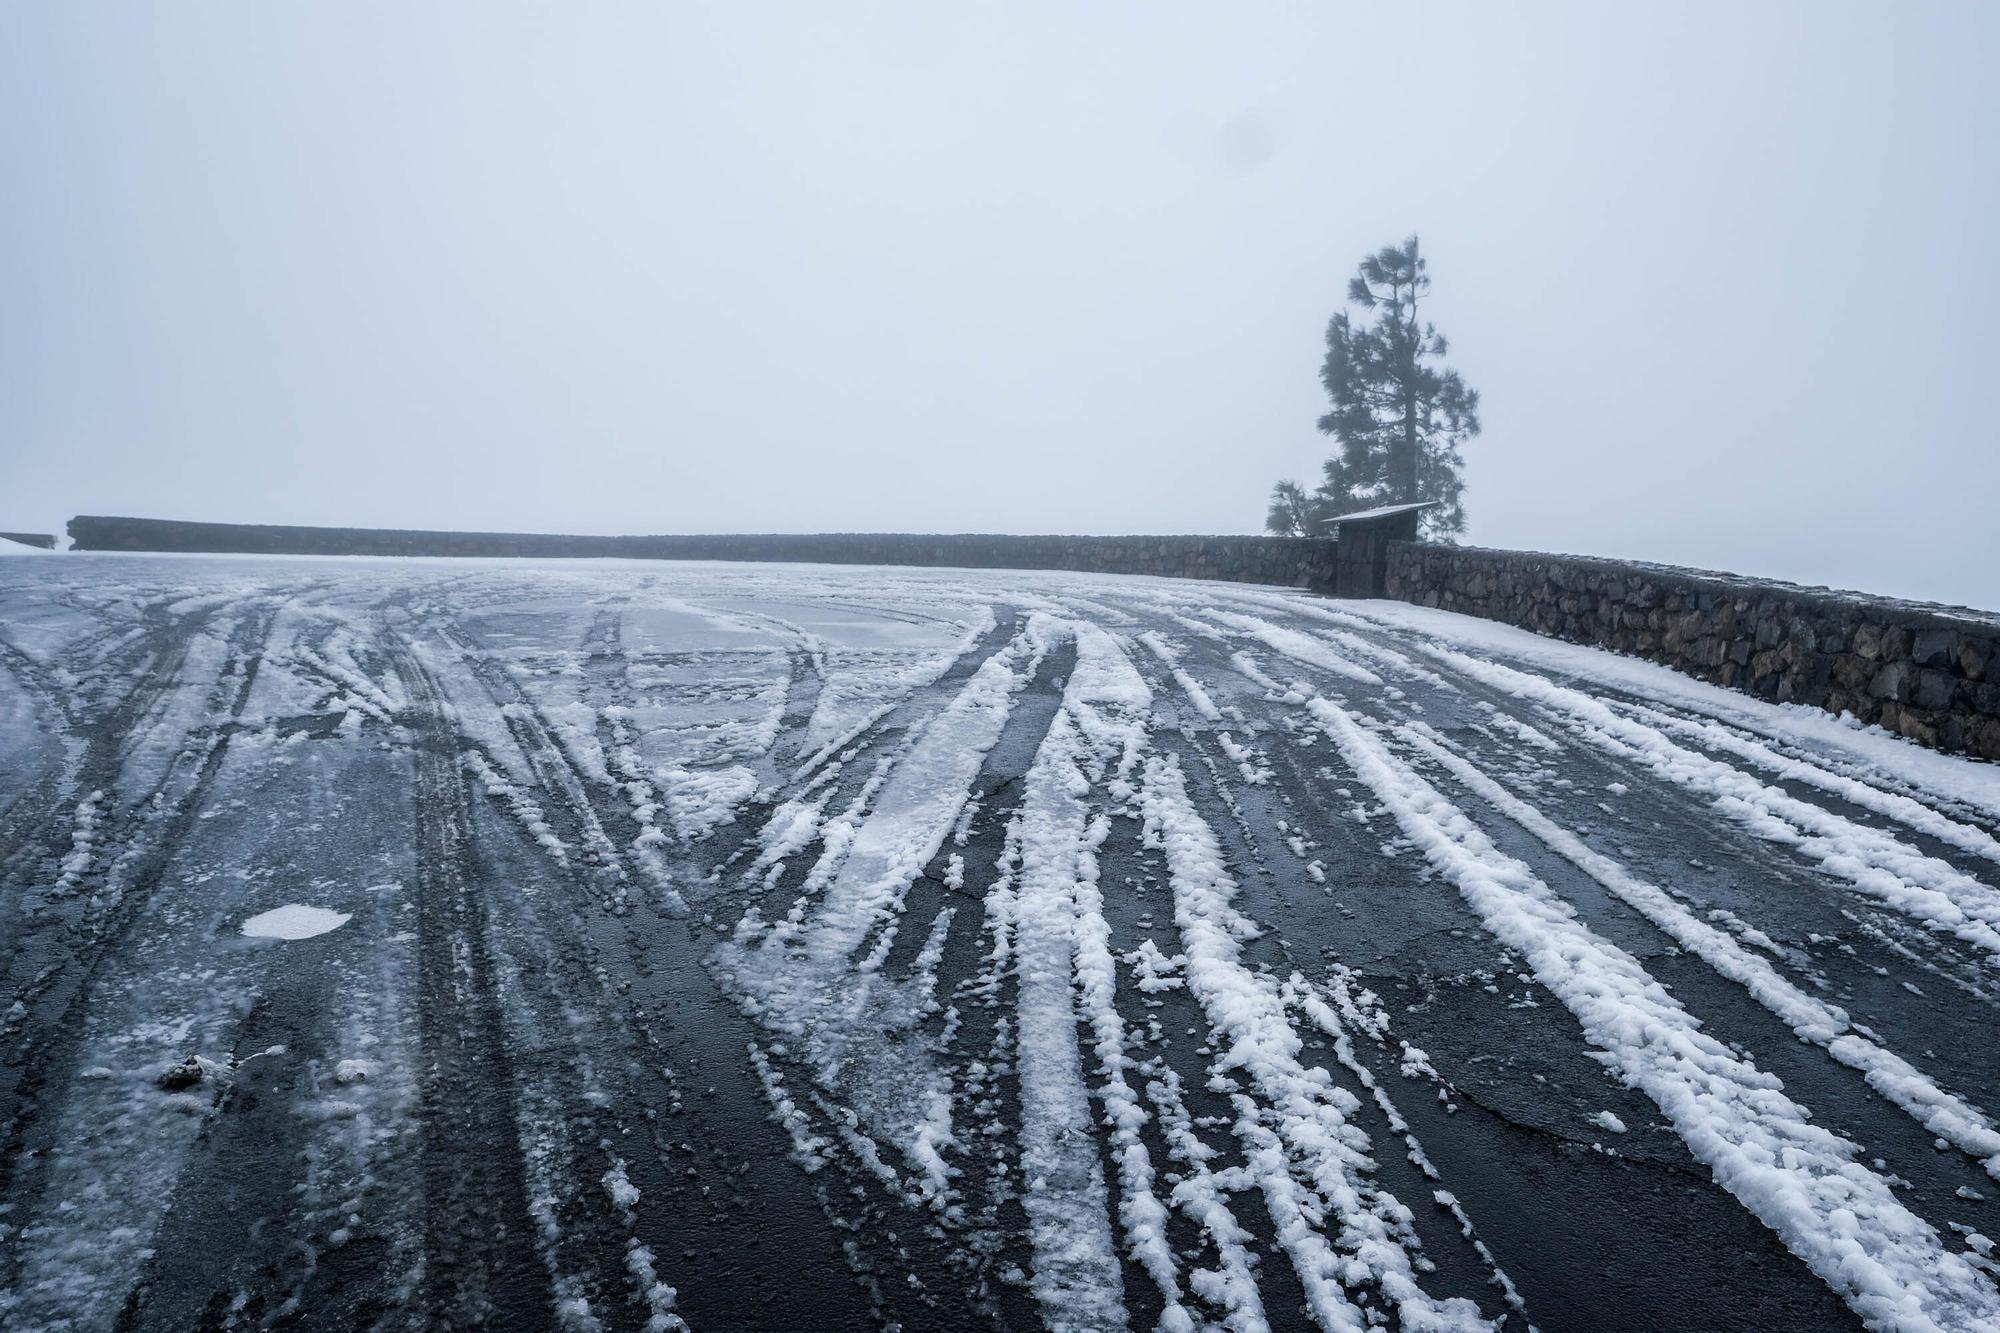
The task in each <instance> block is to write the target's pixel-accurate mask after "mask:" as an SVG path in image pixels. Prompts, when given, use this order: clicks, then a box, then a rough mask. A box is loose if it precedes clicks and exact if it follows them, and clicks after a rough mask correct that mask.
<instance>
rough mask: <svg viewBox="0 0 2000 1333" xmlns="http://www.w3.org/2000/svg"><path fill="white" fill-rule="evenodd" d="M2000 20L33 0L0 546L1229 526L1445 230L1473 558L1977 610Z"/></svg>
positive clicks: (13, 261)
mask: <svg viewBox="0 0 2000 1333" xmlns="http://www.w3.org/2000/svg"><path fill="white" fill-rule="evenodd" d="M1996 38H2000V9H1996V7H1994V6H1990V5H1983V4H1975V3H1971V2H1970V0H1968V2H1967V3H1963V4H1946V5H1940V6H1937V7H1925V6H1921V5H1911V4H1896V5H1888V4H1883V5H1868V6H1858V5H1854V6H1850V5H1842V4H1831V3H1814V4H1801V5H1796V6H1785V5H1776V4H1740V5H1739V4H1731V5H1716V6H1713V7H1702V6H1695V5H1683V4H1671V5H1660V6H1652V7H1645V8H1642V7H1639V6H1627V5H1597V4H1587V5H1585V4H1579V5H1541V6H1535V7H1532V8H1526V9H1522V10H1518V11H1517V10H1510V9H1506V8H1503V7H1501V6H1497V5H1467V6H1463V7H1460V6H1425V7H1421V8H1412V7H1409V6H1401V5H1398V6H1389V5H1379V6H1370V7H1368V8H1367V9H1365V10H1364V9H1361V8H1332V7H1321V6H1305V5H1275V4H1274V5H1228V6H1222V5H1194V4H1167V5H1161V4H1158V3H1148V4H1133V5H1115V4H1106V3H1098V4H1090V5H1083V6H1067V5H1047V6H1040V5H1022V4H1010V5H1005V6H1001V5H993V6H973V5H960V4H944V5H938V4H909V5H830V4H801V5H796V6H778V5H763V4H756V3H734V4H718V5H713V6H688V5H664V4H662V5H651V4H648V5H633V6H629V7H624V6H617V5H611V4H590V5H579V6H567V5H499V6H496V5H491V4H479V5H464V6H449V5H443V4H427V5H420V6H401V5H378V6H369V7H358V6H350V5H332V4H322V5H317V6H312V7H305V6H298V7H294V6H265V5H253V4H242V5H236V6H214V5H209V6H199V7H196V6H181V5H165V4H161V5H157V6H153V7H151V9H150V12H147V11H142V10H141V9H139V8H138V7H128V6H125V5H86V4H71V3H67V2H66V3H63V4H26V3H23V4H15V5H10V6H7V7H6V9H5V10H4V12H0V189H4V195H0V198H4V201H5V203H4V207H0V528H31V529H40V530H50V531H56V530H59V529H60V524H61V523H62V521H63V520H64V519H65V518H67V517H68V516H69V515H71V514H74V513H77V512H95V513H135V514H145V515H156V516H161V517H175V518H191V519H213V520H239V521H255V522H293V523H352V524H361V525H380V526H428V527H467V528H499V529H526V530H540V531H573V532H669V531H683V532H704V531H705V532H715V531H826V530H920V531H1012V532H1046V531H1074V532H1105V533H1117V532H1183V531H1193V532H1232V531H1254V530H1256V529H1257V528H1258V527H1259V526H1260V524H1261V521H1262V515H1263V507H1264V501H1265V496H1266V493H1267V492H1268V490H1269V487H1270V484H1271V482H1272V481H1273V480H1274V479H1275V478H1277V477H1278V476H1281V475H1291V476H1296V477H1299V478H1301V479H1305V480H1312V479H1314V477H1315V476H1316V473H1317V466H1318V462H1319V460H1320V459H1321V458H1322V457H1323V456H1324V455H1325V454H1326V453H1327V451H1328V449H1329V447H1330V443H1329V441H1327V440H1326V439H1325V437H1322V436H1321V435H1319V434H1318V433H1317V431H1316V430H1315V429H1314V421H1315V419H1316V417H1317V416H1318V415H1319V413H1320V412H1321V411H1322V410H1323V393H1322V391H1321V389H1320V387H1319V384H1318V381H1317V373H1318V367H1319V361H1320V357H1321V354H1322V350H1323V342H1322V339H1323V334H1324V328H1325V323H1326V320H1327V318H1328V316H1329V315H1330V314H1332V313H1333V311H1334V310H1335V309H1336V308H1338V306H1339V302H1340V298H1341V294H1342V291H1343V288H1344V287H1345V284H1346V280H1347V278H1348V276H1349V275H1350V274H1351V273H1352V271H1353V268H1354V265H1355V264H1356V262H1357V261H1358V260H1359V259H1360V258H1361V257H1362V255H1363V254H1365V253H1366V252H1368V251H1369V250H1371V249H1373V248H1375V247H1377V246H1380V245H1382V244H1384V243H1388V242H1392V241H1395V240H1398V239H1400V238H1401V237H1403V236H1404V235H1405V234H1407V233H1410V232H1417V233H1420V234H1421V235H1422V237H1423V240H1424V245H1425V250H1426V252H1427V254H1428V256H1429V257H1430V261H1431V269H1432V275H1433V278H1434V280H1435V282H1436V290H1435V293H1434V297H1433V300H1432V302H1431V304H1430V314H1431V315H1432V316H1433V317H1434V318H1435V319H1436V320H1437V322H1438V324H1439V326H1440V327H1441V328H1442V329H1443V331H1444V332H1445V333H1446V334H1447V335H1448V336H1449V337H1450V339H1451V341H1452V347H1453V362H1454V364H1455V365H1457V366H1458V367H1459V368H1460V370H1461V371H1462V372H1463V373H1464V375H1465V376H1466V378H1467V379H1468V380H1469V381H1470V382H1471V383H1472V384H1473V385H1474V386H1475V387H1477V388H1478V389H1479V390H1480V391H1481V392H1482V395H1483V397H1484V417H1485V423H1486V432H1485V434H1484V435H1483V436H1482V437H1481V438H1480V439H1478V440H1476V441H1474V442H1473V443H1472V444H1471V445H1470V446H1469V447H1468V449H1467V458H1468V464H1469V466H1468V473H1467V481H1468V493H1467V511H1468V514H1469V517H1470V530H1469V532H1468V534H1467V536H1468V538H1469V539H1470V540H1472V541H1475V542H1478V543H1480V544H1486V545H1499V546H1514V547H1525V548H1533V549H1541V550H1556V551H1572V552H1583V553H1595V554H1606V555H1619V556H1629V557H1634V558H1644V559H1653V560H1664V561H1672V562H1676V563H1687V564H1695V565H1701V566H1706V567H1710V568H1725V569H1734V570H1738V571H1741V572H1746V573H1754V574H1762V575H1769V576H1774V577H1783V578H1792V579H1797V580H1801V581H1805V582H1825V583H1832V584H1834V585H1836V586H1847V587H1861V588H1865V589H1869V590H1872V591H1879V592H1886V593H1896V594H1903V595H1909V596H1917V597H1925V598H1932V599H1937V600H1945V601H1960V602H1968V603H1972V604H1974V605H1982V606H1986V607H1994V608H2000V438H1996V437H1997V436H2000V430H1996V426H1995V418H1994V414H1993V411H1994V409H1993V405H1992V403H1991V401H1990V400H1991V398H1992V393H1991V386H1992V385H1993V384H1994V382H1995V373H1994V367H1995V364H1996V361H1997V360H2000V333H1996V329H1995V322H1994V311H1995V310H1996V297H2000V257H1996V252H1995V240H1996V234H2000V226H1996V219H1995V214H1996V204H2000V198H1997V197H1996V196H2000V188H1996V179H1995V164H1996V159H1995V148H1994V144H1995V142H1996V131H2000V92H1996V88H2000V80H1996V79H1994V78H1993V77H1992V70H1993V67H1994V66H1995V63H1996V57H2000V41H1996Z"/></svg>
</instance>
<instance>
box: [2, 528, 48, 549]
mask: <svg viewBox="0 0 2000 1333" xmlns="http://www.w3.org/2000/svg"><path fill="white" fill-rule="evenodd" d="M0 541H10V542H19V543H21V545H23V546H33V547H37V548H39V549H41V550H44V551H53V550H55V549H56V539H55V538H54V537H53V536H51V535H50V534H48V533H46V532H0Z"/></svg>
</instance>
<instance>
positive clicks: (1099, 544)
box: [69, 515, 1335, 591]
mask: <svg viewBox="0 0 2000 1333" xmlns="http://www.w3.org/2000/svg"><path fill="white" fill-rule="evenodd" d="M69 533H70V536H71V538H72V539H73V545H74V548H75V549H76V550H80V551H208V552H234V553H243V554H281V555H428V556H539V557H589V556H599V557H601V556H618V557H625V558H629V559H645V560H785V561H799V562H805V563H817V564H838V565H925V566H956V567H960V568H970V569H1063V570H1075V571H1078V572H1083V573H1098V574H1156V575H1163V576H1166V577H1169V578H1201V579H1226V580H1229V581H1232V582H1237V583H1268V584H1276V585H1280V586H1284V587H1292V588H1311V589H1315V590H1318V591H1327V590H1330V589H1331V588H1332V586H1333V580H1334V572H1335V570H1334V542H1333V541H1332V540H1327V539H1312V538H1303V537H1198V536H1183V537H1064V536H1027V537H1024V536H1007V535H989V534H979V533H956V534H947V535H943V536H923V535H916V534H909V533H859V532H836V533H778V534H766V535H751V536H733V535H725V536H659V537H589V536H560V535H554V534H548V533H524V532H427V531H419V530H409V529H395V528H308V527H275V526H269V525H262V524H245V523H181V522H176V521H174V520H170V519H151V518H106V517H98V516H92V515H83V516H79V517H77V518H73V519H71V520H70V522H69Z"/></svg>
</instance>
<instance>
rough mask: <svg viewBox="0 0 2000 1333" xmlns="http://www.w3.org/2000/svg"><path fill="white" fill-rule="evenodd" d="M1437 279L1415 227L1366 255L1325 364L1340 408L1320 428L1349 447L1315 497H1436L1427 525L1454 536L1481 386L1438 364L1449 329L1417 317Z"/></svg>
mask: <svg viewBox="0 0 2000 1333" xmlns="http://www.w3.org/2000/svg"><path fill="white" fill-rule="evenodd" d="M1430 286H1431V280H1430V277H1429V274H1428V273H1427V272H1426V266H1425V263H1424V260H1423V256H1422V255H1421V254H1420V253H1419V251H1418V248H1417V238H1416V237H1414V236H1412V237H1410V238H1409V239H1408V240H1406V241H1404V242H1403V243H1402V244H1401V245H1400V246H1396V245H1391V246H1384V247H1383V248H1382V249H1381V250H1378V251H1377V252H1376V253H1374V254H1373V255H1370V256H1369V257H1368V258H1366V259H1364V260H1362V261H1361V267H1360V270H1359V271H1358V272H1357V273H1356V274H1355V276H1354V279H1353V280H1352V281H1351V282H1349V283H1348V285H1347V299H1348V300H1349V301H1350V302H1352V303H1353V304H1354V305H1356V306H1358V307H1360V312H1359V314H1358V316H1357V315H1351V314H1350V313H1349V312H1347V311H1345V310H1343V311H1341V312H1340V313H1339V314H1337V315H1335V316H1334V317H1333V319H1332V321H1331V322H1330V323H1329V324H1328V325H1327V329H1326V363H1325V365H1324V367H1323V368H1322V369H1321V371H1320V380H1321V382H1322V383H1323V384H1325V386H1326V391H1327V395H1328V397H1329V398H1331V399H1332V407H1331V410H1329V411H1328V412H1327V413H1326V415H1325V416H1322V417H1321V418H1320V419H1319V428H1320V430H1321V431H1322V432H1324V433H1326V434H1328V435H1331V436H1333V437H1334V439H1335V440H1337V441H1338V442H1339V445H1340V452H1339V453H1338V454H1336V455H1334V456H1333V457H1331V458H1329V459H1327V460H1326V465H1325V477H1324V480H1323V481H1322V482H1321V484H1320V486H1319V488H1318V491H1317V492H1316V498H1317V499H1318V500H1319V501H1320V504H1321V513H1322V514H1328V515H1331V514H1340V513H1343V512H1349V511H1351V510H1354V509H1359V508H1367V507H1369V506H1372V505H1387V504H1404V503H1408V502H1411V501H1415V500H1435V501H1438V505H1437V507H1436V508H1434V509H1429V510H1426V511H1425V512H1424V522H1423V532H1424V535H1425V536H1426V537H1432V538H1446V539H1448V538H1449V537H1450V536H1451V535H1452V534H1454V533H1459V532H1463V531H1464V530H1465V508H1464V504H1463V502H1462V496H1463V493H1464V489H1465V487H1464V483H1463V481H1462V480H1461V479H1460V477H1459V469H1460V468H1461V467H1462V466H1463V465H1464V459H1463V458H1462V457H1461V455H1460V453H1459V448H1460V446H1461V445H1462V444H1464V442H1465V441H1467V440H1469V439H1471V438H1472V437H1473V436H1475V435H1477V434H1479V394H1478V392H1477V391H1476V390H1473V389H1469V388H1467V387H1466V385H1465V381H1464V380H1462V379H1460V378H1459V375H1458V372H1457V371H1455V370H1447V369H1445V368H1444V367H1443V366H1442V365H1441V364H1439V363H1440V362H1441V361H1442V360H1443V359H1444V356H1445V354H1446V352H1447V351H1448V350H1449V348H1448V346H1447V344H1446V342H1445V339H1444V335H1443V334H1441V333H1439V332H1438V331H1437V328H1436V326H1435V325H1431V324H1425V323H1422V322H1421V321H1420V320H1419V318H1418V304H1419V302H1420V301H1421V300H1422V299H1423V297H1424V296H1425V295H1426V294H1428V293H1429V291H1430ZM1371 315H1372V319H1371V318H1370V316H1371ZM1281 484H1282V483H1281ZM1275 504H1276V498H1275V493H1274V496H1273V508H1274V512H1275Z"/></svg>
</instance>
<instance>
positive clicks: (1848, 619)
mask: <svg viewBox="0 0 2000 1333" xmlns="http://www.w3.org/2000/svg"><path fill="white" fill-rule="evenodd" d="M1386 578H1387V591H1388V594H1389V596H1391V597H1395V598H1399V599H1401V600H1403V601H1406V602H1413V603H1415V604H1417V605H1419V606H1434V607H1438V608H1440V609H1442V610H1446V611H1457V612H1461V613H1463V614H1465V615H1473V616H1481V617H1484V618H1485V619H1487V620H1499V621H1505V622H1506V623H1507V624H1510V625H1518V626H1520V627H1521V628H1523V629H1530V630H1534V631H1536V632H1538V633H1541V634H1547V635H1551V636H1553V637H1555V638H1559V639H1568V640H1570V641H1571V642H1574V643H1587V644H1594V645H1596V646H1598V647H1603V648H1610V649H1613V650H1615V651H1618V652H1623V653H1630V654H1633V655H1634V656H1637V657H1643V658H1648V659H1650V660H1652V661H1655V662H1660V663H1663V664H1665V665H1667V666H1670V667H1673V668H1675V669H1676V670H1679V671H1684V672H1686V673H1687V674H1688V675H1691V676H1698V677H1700V678H1701V679H1703V680H1709V681H1713V682H1715V683H1716V684H1718V685H1727V686H1731V687H1733V688H1736V689H1740V690H1743V691H1746V692H1747V693H1750V694H1754V695H1757V696H1759V697H1760V698H1764V699H1773V700H1777V701H1778V702H1781V703H1801V704H1811V705H1813V706H1815V707H1819V708H1824V709H1827V710H1828V711H1830V712H1834V713H1852V714H1853V715H1854V716H1855V717H1857V718H1859V719H1861V720H1862V721H1863V722H1870V723H1876V724H1879V725H1881V726H1883V727H1886V728H1887V729H1889V730H1890V731H1894V732H1897V733H1899V734H1901V735H1904V736H1908V737H1909V738H1911V739H1912V740H1916V741H1920V742H1922V743H1923V744H1925V745H1930V746H1933V747H1935V748H1937V749H1940V750H1948V751H1957V752H1963V753H1970V754H1975V755H1978V756H1980V757H1982V758H1986V759H2000V616H1994V615H1990V614H1987V613H1984V612H1979V611H1970V610H1966V609H1963V608H1960V607H1946V606H1932V605H1929V604H1926V603H1922V602H1903V601H1896V600H1893V599H1890V598H1882V597H1869V596H1866V595H1863V594H1861V593H1849V592H1833V591H1829V590H1828V589H1825V588H1802V587H1799V586H1797V585H1796V584H1790V583H1775V582H1768V581H1758V580H1753V579H1745V578H1738V577H1736V576H1734V575H1730V574H1715V573H1709V572H1705V571H1702V570H1692V569H1675V568H1672V567H1670V566H1665V565H1647V564H1637V563H1631V562H1626V561H1617V560H1598V559H1592V558H1589V557H1583V556H1565V555H1536V554H1532V553H1527V552H1520V551H1492V550H1483V549H1480V548H1478V547H1460V546H1428V545H1423V544H1420V543H1416V542H1397V543H1395V544H1393V545H1392V546H1391V548H1390V552H1389V561H1388V571H1387V576H1386Z"/></svg>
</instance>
